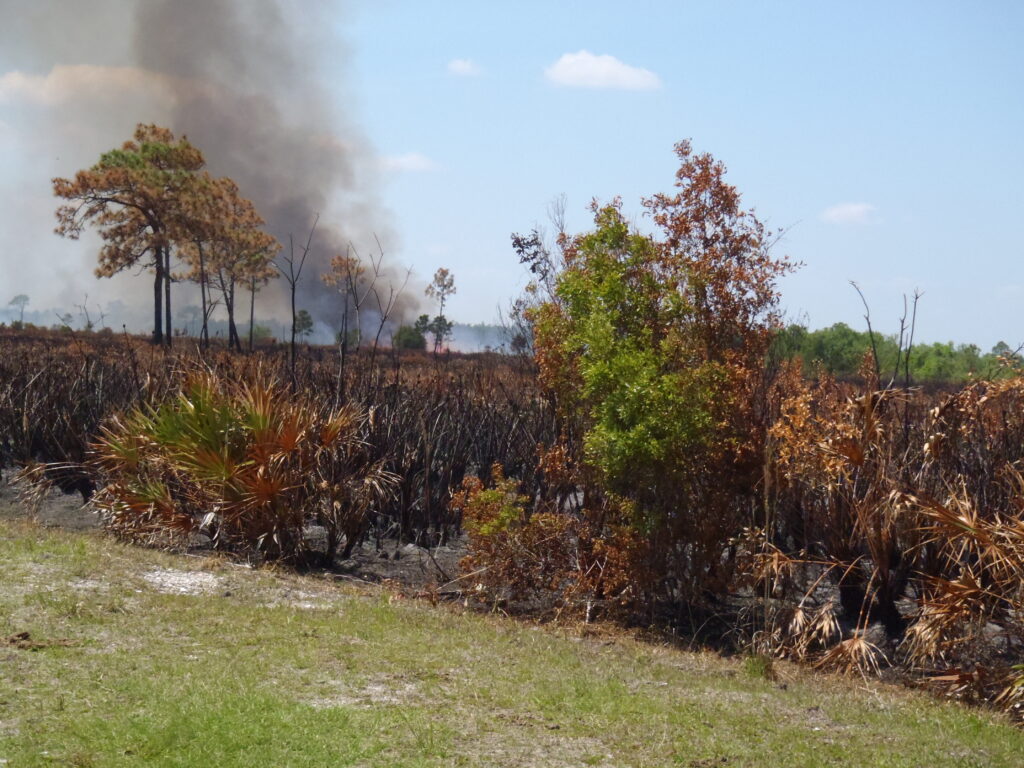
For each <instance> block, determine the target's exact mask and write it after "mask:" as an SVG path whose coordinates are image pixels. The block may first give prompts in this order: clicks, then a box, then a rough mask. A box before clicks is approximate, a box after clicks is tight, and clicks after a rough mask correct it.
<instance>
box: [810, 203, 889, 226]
mask: <svg viewBox="0 0 1024 768" xmlns="http://www.w3.org/2000/svg"><path fill="white" fill-rule="evenodd" d="M875 210H877V209H876V208H875V206H873V205H871V203H839V204H838V205H833V206H831V207H829V208H826V209H825V210H824V211H822V212H821V220H822V221H827V222H828V223H829V224H866V223H867V222H868V221H870V220H871V217H872V215H873V214H874V212H875Z"/></svg>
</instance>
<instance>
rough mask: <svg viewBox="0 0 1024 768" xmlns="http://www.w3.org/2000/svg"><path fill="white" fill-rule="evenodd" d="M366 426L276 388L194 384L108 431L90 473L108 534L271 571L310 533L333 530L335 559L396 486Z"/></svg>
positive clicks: (356, 415)
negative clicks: (310, 527)
mask: <svg viewBox="0 0 1024 768" xmlns="http://www.w3.org/2000/svg"><path fill="white" fill-rule="evenodd" d="M362 418H363V415H362V413H361V412H360V411H358V410H357V409H355V408H352V407H346V408H343V409H340V410H336V411H325V410H324V409H323V408H322V407H321V406H318V405H317V404H315V402H314V401H313V400H312V399H311V398H307V397H303V396H297V395H293V394H291V393H289V392H288V391H287V389H286V388H284V387H282V386H280V385H278V384H277V383H275V382H274V381H270V380H264V381H257V382H256V383H253V384H246V383H236V382H229V381H222V380H220V379H218V378H217V377H216V376H215V375H213V374H204V375H201V376H196V377H193V378H192V379H190V380H189V381H188V382H187V383H186V385H185V386H184V387H183V389H182V391H181V392H180V393H179V394H178V395H177V396H176V397H174V398H172V399H170V400H169V401H167V402H164V403H163V404H162V405H159V406H157V407H154V408H150V407H139V408H135V409H134V410H132V411H129V412H128V413H126V414H124V415H122V416H120V417H117V418H114V419H112V420H111V421H110V422H109V423H108V424H107V425H106V426H105V427H104V428H103V430H102V434H101V437H100V439H99V440H97V441H96V442H95V443H94V445H93V450H92V460H91V466H92V468H93V470H94V471H95V473H96V474H97V476H98V477H97V479H98V483H97V484H98V486H99V487H100V491H99V492H98V493H97V496H96V502H95V503H96V506H97V508H98V509H99V511H100V512H101V514H102V516H103V519H104V522H105V524H106V526H107V527H108V528H109V529H111V530H112V531H114V532H115V533H117V534H119V535H121V536H124V537H126V538H130V539H133V540H142V541H146V542H150V543H165V544H178V543H181V542H182V541H183V540H184V539H187V537H188V536H189V535H191V534H194V533H197V532H203V533H206V534H208V535H209V536H210V537H211V539H212V541H213V543H214V546H216V547H217V548H220V549H227V550H234V551H249V552H253V551H256V552H259V553H261V554H262V556H264V557H267V558H270V559H280V560H295V559H296V558H298V557H299V556H301V555H302V554H303V552H304V551H305V549H306V543H305V540H304V537H303V531H304V528H305V527H306V525H307V524H309V523H312V522H317V523H319V524H321V525H323V526H324V527H325V528H326V529H327V536H328V552H327V554H328V557H330V558H333V556H334V554H335V552H336V550H337V548H338V546H339V544H340V543H341V541H342V539H344V540H345V542H346V546H347V548H348V549H351V546H352V545H353V544H354V543H355V541H356V539H357V538H358V536H359V535H360V534H361V533H362V530H363V526H364V523H365V519H366V515H367V512H368V511H369V509H370V507H371V505H372V504H374V503H375V502H377V501H379V500H381V499H382V498H383V497H384V496H386V495H387V494H388V493H390V489H391V486H392V484H393V482H394V477H393V476H392V475H390V474H389V473H387V472H385V471H384V469H383V467H382V465H381V464H380V463H375V462H371V461H370V460H369V459H368V458H367V455H366V452H365V451H364V445H363V443H362V441H361V440H360V439H359V434H358V433H359V427H360V423H361V421H362Z"/></svg>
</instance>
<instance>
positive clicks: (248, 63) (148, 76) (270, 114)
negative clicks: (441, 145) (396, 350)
mask: <svg viewBox="0 0 1024 768" xmlns="http://www.w3.org/2000/svg"><path fill="white" fill-rule="evenodd" d="M340 10H342V9H340V8H339V7H338V6H337V5H336V4H333V3H331V4H325V3H308V2H298V0H293V1H291V2H287V1H285V0H280V1H275V0H244V1H243V0H140V1H138V2H132V1H131V0H100V1H99V2H96V1H93V2H89V3H84V2H81V3H80V2H57V1H55V0H49V1H44V2H38V1H37V2H33V3H31V4H28V3H21V2H14V1H13V0H0V18H4V19H5V20H12V23H11V24H6V21H5V24H6V26H5V27H4V30H5V31H0V150H3V149H9V148H10V146H9V145H10V143H11V142H17V148H18V150H19V152H18V155H19V162H17V163H16V167H15V168H13V169H9V170H10V171H12V172H13V173H5V174H4V175H5V176H7V177H9V180H10V178H26V179H29V178H31V179H32V181H31V186H30V187H29V189H27V190H26V188H25V185H24V184H19V185H17V186H16V187H15V186H13V185H12V184H10V183H7V184H4V182H0V196H2V200H0V202H2V203H3V204H4V205H5V208H6V209H7V210H8V211H10V210H11V207H14V208H15V209H17V210H19V211H20V212H21V214H22V215H20V216H15V217H13V218H11V219H10V220H9V221H8V222H7V224H6V225H5V226H3V227H2V229H0V249H2V250H0V260H2V261H3V267H4V269H3V274H4V275H7V276H8V278H9V279H10V282H11V289H10V290H12V291H16V292H18V293H27V294H29V295H31V296H32V299H33V305H34V306H36V307H39V306H41V305H42V304H43V303H44V302H45V301H47V299H49V300H50V301H52V302H57V303H62V304H63V305H64V307H65V308H67V309H70V305H71V304H78V303H81V302H82V296H83V294H84V293H86V292H88V293H90V295H91V296H94V297H99V298H97V299H95V301H99V300H104V301H106V302H109V301H111V300H113V299H115V298H120V299H123V300H124V301H126V302H127V304H128V306H130V307H133V308H136V307H135V305H136V302H135V301H133V300H132V299H131V298H130V297H131V296H132V295H140V299H139V301H138V306H137V309H138V310H139V312H138V314H139V322H140V325H141V324H142V323H144V321H143V320H142V318H145V317H147V313H148V312H149V311H150V308H149V307H148V306H147V305H146V304H144V303H142V302H144V299H143V298H141V297H145V296H147V295H148V294H147V293H146V292H144V291H140V290H138V288H137V287H136V288H132V287H130V286H133V285H135V284H134V283H132V280H133V278H130V277H127V278H122V277H119V278H115V279H114V280H112V281H107V280H103V281H97V280H95V279H94V278H92V277H91V272H92V267H93V265H94V263H95V253H96V247H97V243H96V240H95V237H92V238H88V237H83V240H82V241H81V243H80V244H79V243H72V242H70V241H62V240H60V239H59V238H56V236H54V235H52V234H50V233H51V232H52V229H53V225H54V220H53V211H54V209H55V208H56V201H55V200H54V198H53V197H52V194H51V193H50V189H49V178H50V177H51V176H54V175H60V176H71V175H72V174H73V173H74V172H75V171H76V170H78V169H79V168H82V167H87V166H89V165H92V164H93V163H94V162H95V161H96V160H97V159H98V157H99V154H100V153H102V152H103V151H105V150H107V149H111V148H113V147H116V146H119V145H120V144H121V143H122V142H123V141H125V140H126V139H128V138H130V136H131V134H132V132H133V130H134V126H135V125H136V123H140V122H155V123H158V124H161V125H166V126H167V127H169V128H171V129H172V130H173V131H174V132H175V134H178V135H182V134H185V135H187V136H188V137H189V139H190V140H191V141H192V142H193V143H194V144H195V145H196V146H198V147H199V148H200V149H201V150H202V151H203V153H204V154H205V156H206V159H207V163H208V168H209V170H210V172H211V173H213V174H215V175H225V176H230V177H232V178H233V179H235V181H237V182H238V184H239V186H240V188H241V191H242V194H243V195H245V196H246V197H249V198H251V199H252V200H253V202H254V203H255V204H256V207H257V210H259V212H260V214H261V215H262V216H263V217H264V218H265V219H266V220H267V228H268V230H269V231H270V232H271V233H272V234H274V235H275V236H276V237H277V238H278V239H279V240H280V241H281V243H282V244H283V245H284V247H285V248H287V247H288V239H289V236H293V237H294V240H295V242H296V247H297V248H298V247H299V245H300V244H302V243H304V242H305V240H306V237H307V236H308V234H309V230H310V226H311V224H312V222H313V219H314V216H315V215H316V214H318V213H319V214H320V224H319V225H318V227H317V233H316V236H315V237H314V241H313V248H312V250H311V253H310V257H309V261H308V262H307V265H306V268H305V271H304V272H303V278H302V280H301V282H300V297H299V301H298V305H299V306H300V307H302V308H305V309H308V310H309V311H310V312H311V313H312V314H313V316H314V317H315V318H317V319H318V320H320V321H322V322H326V323H328V324H329V325H335V324H336V323H337V321H338V315H339V306H340V302H339V300H338V297H337V292H336V291H335V290H334V289H329V288H327V287H326V286H324V285H323V284H322V283H321V282H320V280H319V275H320V274H321V273H323V272H325V271H326V270H327V268H328V263H329V260H330V258H331V257H332V256H333V255H335V254H337V253H342V252H344V251H345V250H346V248H347V247H348V246H349V244H350V243H351V244H353V245H354V246H355V247H356V248H357V250H358V251H359V252H360V253H361V254H362V255H364V256H365V255H368V254H369V253H370V252H371V251H373V250H375V249H376V241H375V237H376V238H379V240H380V242H381V243H382V245H383V246H384V247H385V249H387V250H389V251H392V252H393V251H394V250H396V249H397V244H396V243H395V236H394V232H393V231H392V229H391V228H390V227H389V225H388V222H387V219H386V216H385V215H384V214H383V213H382V207H381V204H380V202H379V200H378V197H377V195H376V193H375V190H374V186H375V177H376V176H377V169H378V167H379V166H378V162H377V158H376V156H375V154H374V152H373V149H372V147H370V145H369V143H368V142H367V141H366V140H365V138H364V137H363V136H362V135H361V133H360V131H359V130H358V128H357V126H355V125H354V124H353V123H352V121H351V119H350V118H349V116H348V115H342V114H339V111H340V110H338V109H336V108H335V107H334V105H335V104H337V102H338V100H339V92H338V83H339V81H341V80H343V77H344V73H345V70H346V63H347V52H346V51H345V49H344V46H343V45H342V44H341V43H340V42H339V41H338V39H337V35H335V34H332V32H331V31H332V30H334V29H336V28H337V26H338V23H339V22H338V16H339V11H340ZM328 77H329V78H330V85H331V88H330V89H328V88H327V87H325V83H326V82H327V80H326V79H327V78H328ZM340 95H341V96H343V95H344V94H343V93H342V94H340ZM5 144H6V145H8V146H4V145H5ZM5 170H8V169H5ZM44 241H45V243H44ZM41 245H42V247H40V246H41ZM26 251H36V252H38V251H42V252H43V253H44V254H45V255H44V257H43V260H42V263H37V264H35V265H34V267H35V268H31V267H29V266H27V265H25V264H24V259H21V258H18V257H17V256H15V254H19V253H22V254H23V253H25V252H26ZM19 277H21V278H22V279H20V280H19V279H18V278H19ZM26 278H27V279H26ZM403 278H404V270H399V271H397V272H396V271H389V273H388V275H387V278H386V279H387V280H390V281H391V282H392V283H395V284H400V283H401V281H402V279H403ZM62 283H63V285H61V284H62ZM104 284H105V285H104ZM57 285H61V287H60V288H59V289H56V286H57ZM126 286H129V287H126ZM175 293H176V296H175V298H174V302H175V305H176V308H181V307H183V306H184V304H185V303H189V302H190V301H193V299H192V298H191V297H187V296H186V295H185V291H184V290H183V288H182V287H180V286H176V289H175ZM286 293H287V290H286V286H285V285H284V281H282V280H277V281H273V282H272V283H271V285H270V286H269V287H268V288H266V289H264V291H263V292H262V293H261V296H260V297H259V298H258V300H257V315H258V316H260V315H263V316H266V315H269V314H273V315H276V316H278V317H283V316H285V315H286V314H287V309H286V307H287V302H286V301H285V298H286ZM419 294H420V292H419V291H418V290H416V289H415V288H414V287H411V286H410V287H409V288H407V290H406V293H405V294H404V299H405V306H402V307H399V310H398V313H396V315H397V316H401V315H402V314H405V315H411V314H413V313H415V312H416V311H417V309H418V299H419ZM6 301H7V297H0V302H4V303H6ZM92 303H94V299H92V298H91V299H90V304H92ZM247 304H248V301H247V299H243V302H242V305H247Z"/></svg>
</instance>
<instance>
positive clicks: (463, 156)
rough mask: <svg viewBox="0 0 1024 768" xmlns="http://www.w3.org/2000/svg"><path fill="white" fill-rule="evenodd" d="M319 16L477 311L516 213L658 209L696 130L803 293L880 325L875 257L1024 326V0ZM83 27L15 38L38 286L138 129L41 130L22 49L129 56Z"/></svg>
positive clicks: (505, 253)
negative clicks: (84, 195)
mask: <svg viewBox="0 0 1024 768" xmlns="http://www.w3.org/2000/svg"><path fill="white" fill-rule="evenodd" d="M104 1H105V2H106V3H107V5H111V4H112V3H113V4H114V5H115V6H116V0H104ZM288 1H290V0H288ZM24 7H25V6H23V5H20V4H19V3H18V2H16V1H15V0H0V10H3V11H4V15H5V16H6V17H7V18H10V15H9V14H10V13H19V12H20V9H23V8H24ZM318 7H320V6H318ZM323 7H327V8H333V7H334V6H333V5H326V6H323ZM295 9H298V10H297V11H296V12H295V13H294V14H293V16H292V18H293V19H296V20H297V21H296V22H295V23H296V25H297V26H301V25H302V23H303V20H304V18H305V16H304V15H303V14H302V12H301V9H302V5H301V4H298V5H295V6H293V10H295ZM316 33H317V39H318V40H319V42H320V43H326V45H320V46H318V47H317V51H318V53H317V56H316V57H312V56H311V61H310V68H311V69H310V77H317V76H319V77H320V78H322V79H323V81H324V83H325V87H326V93H327V94H328V98H329V100H330V101H331V102H332V103H331V104H330V105H329V106H330V107H331V108H332V109H333V111H334V113H335V115H336V116H337V117H339V118H341V119H343V120H344V121H347V122H349V123H354V124H355V125H357V126H358V127H359V128H360V130H361V132H362V134H364V135H365V136H366V137H367V139H368V141H369V145H370V146H371V147H372V151H373V152H374V153H375V155H376V156H377V158H378V162H377V163H376V164H375V165H374V168H375V171H374V173H375V175H376V178H375V179H374V182H375V186H376V187H377V189H378V192H377V199H378V200H379V202H380V204H381V205H382V206H384V207H385V208H386V209H387V211H388V212H389V214H390V217H389V221H390V224H389V227H388V229H387V232H386V233H385V242H384V246H385V248H386V250H387V251H388V254H389V256H391V257H392V258H394V259H395V260H397V261H399V262H401V263H404V264H408V265H411V266H412V267H413V268H414V270H415V272H416V273H417V275H418V276H419V277H420V278H421V279H424V280H425V279H429V276H430V275H431V274H432V273H433V271H434V270H435V269H436V268H437V267H440V266H445V267H448V268H450V269H451V270H452V271H453V272H454V274H455V278H456V282H457V286H458V293H457V294H456V295H455V296H454V297H453V298H452V299H451V300H450V303H449V315H450V316H451V317H453V318H454V319H456V320H460V321H466V322H479V321H493V320H494V319H495V317H496V314H497V308H498V307H499V306H507V304H508V302H509V300H510V299H511V298H512V297H513V296H514V295H515V294H516V293H517V292H518V291H519V290H520V289H521V287H522V286H523V285H524V284H525V282H526V278H527V276H526V275H525V273H524V271H523V269H522V267H520V265H519V264H518V263H517V261H516V258H515V255H514V253H513V252H512V249H511V247H510V243H509V235H510V233H511V232H513V231H520V232H526V231H528V230H529V229H530V228H531V227H533V226H534V225H535V224H544V223H545V217H546V214H545V211H546V209H547V206H548V204H549V202H550V201H551V200H553V199H554V198H555V197H557V196H559V195H562V194H564V195H565V196H566V200H567V205H568V208H567V212H568V223H569V227H570V229H571V230H575V231H579V230H582V229H584V228H586V227H587V226H588V223H589V217H588V213H587V210H586V209H587V204H588V203H589V201H590V200H591V199H592V198H595V197H596V198H598V199H602V200H608V199H610V198H611V197H613V196H616V195H619V196H621V197H622V198H623V201H624V203H625V209H626V211H627V212H629V213H632V214H635V215H636V216H637V217H638V220H639V223H640V224H641V226H644V222H643V219H642V218H639V217H640V216H641V207H640V205H639V200H640V198H641V197H642V196H645V195H650V194H653V193H655V192H659V191H668V190H670V189H671V185H672V181H673V175H674V172H675V163H674V160H675V158H674V156H673V153H672V146H673V144H674V143H675V142H676V141H679V140H681V139H685V138H690V139H692V141H693V144H694V147H695V148H696V149H697V150H698V151H708V152H711V153H712V154H713V155H715V156H716V157H717V158H718V159H720V160H722V161H723V162H724V163H725V164H726V165H727V166H728V168H729V175H728V178H729V180H730V181H731V182H732V183H733V184H735V185H736V186H737V187H738V188H739V189H740V191H741V192H742V194H743V198H744V203H745V204H746V205H747V206H751V207H754V208H756V210H757V213H758V215H759V216H760V217H761V218H762V219H764V220H765V221H767V222H768V223H769V224H770V225H771V226H773V227H781V228H785V229H786V230H787V234H786V236H785V238H784V239H783V240H782V242H781V243H780V244H779V245H778V246H777V248H778V252H779V253H780V254H782V253H785V254H788V255H789V256H790V257H791V258H793V259H794V260H797V261H801V262H803V264H804V266H803V267H802V268H801V269H800V270H799V271H798V272H797V273H796V274H795V275H793V276H791V277H788V278H786V279H785V281H784V282H783V284H782V290H783V307H784V310H785V312H786V314H787V316H788V317H789V318H791V319H797V320H801V321H803V322H806V323H808V324H809V325H810V326H812V327H823V326H826V325H830V324H832V323H834V322H838V321H843V322H847V323H849V324H850V325H852V326H854V327H858V328H862V327H864V321H863V318H862V315H863V308H862V307H861V305H860V299H859V298H858V297H857V294H856V293H855V292H854V290H853V289H852V288H851V287H850V286H849V281H850V280H855V281H857V282H858V283H859V284H860V285H861V287H862V288H863V290H864V292H865V294H866V296H867V297H868V299H869V301H870V305H871V311H872V319H873V321H874V323H875V326H876V328H878V329H880V330H883V331H886V332H893V331H895V330H896V328H897V325H898V317H899V315H900V313H901V311H902V298H901V297H902V295H903V294H905V293H907V294H909V293H912V292H913V291H914V289H915V288H917V289H920V290H921V291H923V293H924V296H923V299H922V301H921V304H920V308H919V312H918V338H920V339H924V340H928V341H934V340H938V341H945V340H954V341H957V342H975V343H978V344H979V345H980V346H982V347H983V348H984V349H988V348H989V347H991V346H992V345H993V344H995V343H996V342H997V341H999V340H1005V341H1007V342H1009V343H1011V344H1014V345H1015V344H1017V343H1020V342H1024V323H1022V322H1021V321H1022V312H1021V310H1020V306H1021V302H1022V300H1024V239H1022V237H1021V234H1020V229H1021V221H1022V220H1024V215H1022V214H1024V192H1022V190H1021V179H1024V144H1022V139H1024V45H1022V44H1021V40H1024V3H1020V2H983V3H972V4H967V3H952V2H900V3H892V2H889V3H881V2H877V3H876V2H860V3H823V2H773V3H767V2H738V1H736V2H634V3H630V4H628V5H627V4H623V3H611V2H585V3H584V2H572V3H570V2H564V3H556V2H516V3H511V2H507V3H505V2H502V3H499V2H428V1H426V0H424V1H421V2H413V1H412V0H404V1H402V2H399V1H397V0H390V1H389V0H383V1H379V2H373V3H371V2H366V1H364V0H359V1H358V2H354V3H351V4H346V5H344V6H343V7H342V6H338V7H337V10H336V12H332V13H329V14H328V15H327V22H326V25H325V26H324V27H323V28H317V29H316ZM0 37H2V35H0ZM0 42H5V41H2V40H0ZM74 43H75V40H73V39H71V36H69V42H67V43H66V44H65V45H63V47H62V48H61V51H62V57H63V58H61V59H59V60H55V61H47V60H46V57H45V56H44V57H37V59H38V60H33V57H32V56H31V55H30V54H31V53H32V52H31V51H30V50H28V49H27V48H26V46H25V45H22V46H20V47H10V46H8V55H5V53H4V51H3V50H2V48H3V46H2V45H0V171H2V173H0V262H3V263H4V265H5V269H4V274H6V275H7V276H8V278H9V281H10V286H9V290H8V292H29V293H33V294H34V295H36V296H38V301H36V302H34V306H41V305H42V303H43V302H45V301H47V300H49V301H51V302H63V304H64V305H68V304H69V302H71V301H77V300H78V299H77V297H78V296H80V295H81V291H82V290H83V286H84V287H85V288H86V289H89V287H90V286H92V285H95V284H96V281H95V280H93V278H91V277H90V276H89V270H88V268H87V261H88V258H83V259H80V260H78V261H72V262H68V261H66V260H62V259H61V258H60V254H61V253H64V252H66V251H67V249H69V248H72V247H73V246H72V244H70V243H68V242H67V241H62V240H59V239H58V238H56V237H54V236H52V235H51V234H50V230H51V229H52V210H53V200H52V198H51V197H50V196H49V189H48V179H49V177H50V176H52V175H55V174H58V173H60V174H67V173H70V172H71V171H72V170H73V169H74V167H79V166H80V165H83V164H88V163H89V162H91V161H92V160H93V159H95V157H96V156H97V152H98V151H101V150H102V149H105V148H108V147H110V146H113V145H115V144H117V143H119V142H120V141H121V140H123V138H125V137H126V134H127V133H130V129H128V128H127V127H122V126H120V124H117V125H116V126H115V124H114V123H113V122H111V124H110V126H108V127H109V130H110V133H111V135H110V136H107V135H105V134H101V135H100V138H98V139H97V138H95V132H94V133H93V134H90V138H89V139H88V140H87V139H86V138H83V139H82V141H81V142H74V141H72V142H70V143H68V144H65V145H64V146H62V147H60V148H59V149H54V148H52V147H45V146H40V143H39V139H38V136H36V135H35V134H38V133H40V132H39V131H37V130H36V122H34V121H39V120H42V119H43V117H42V112H41V110H44V109H50V110H51V111H54V110H57V111H56V112H54V114H51V115H50V116H49V118H47V119H50V120H51V121H52V120H54V119H64V118H63V117H62V116H61V114H60V112H59V107H55V106H54V103H55V102H56V100H57V97H58V95H59V94H57V95H54V94H56V93H57V92H56V91H46V93H47V94H49V96H48V97H47V98H44V99H40V98H36V100H35V102H33V104H32V105H29V106H26V105H25V104H24V103H22V102H20V101H19V100H18V99H19V94H22V93H23V92H24V89H23V88H21V85H23V84H19V83H20V81H16V80H14V79H12V78H13V75H12V73H13V72H16V71H21V70H24V71H31V72H35V73H37V74H38V75H39V76H40V77H42V76H43V75H45V73H46V71H47V69H48V67H50V66H52V65H53V64H56V63H65V64H74V63H90V64H102V65H118V64H120V63H122V59H123V58H124V55H123V51H121V50H120V48H119V44H118V42H117V41H116V40H112V41H111V43H110V44H109V45H107V46H105V47H103V49H102V50H101V51H99V52H98V53H97V52H96V51H93V52H92V54H91V55H92V56H93V58H94V59H95V60H92V61H79V60H78V59H76V58H75V57H76V55H78V54H77V51H78V48H77V47H76V45H75V44H74ZM314 58H315V61H314ZM40 82H42V81H40ZM37 85H38V84H37ZM40 87H41V86H40ZM19 89H21V90H19ZM47 99H49V100H47ZM40 105H42V106H40ZM54 115H56V118H55V116H54ZM100 117H101V119H103V120H107V119H108V117H109V116H106V115H101V116H100ZM109 119H110V120H111V121H112V120H113V118H109ZM135 119H136V118H135V117H134V116H132V121H134V120H135ZM65 122H66V123H67V124H68V125H70V124H71V122H70V121H67V120H65ZM130 124H131V123H125V126H128V125H130ZM104 125H106V124H104ZM86 133H88V131H85V129H83V136H84V135H85V134H86ZM67 135H68V134H65V139H66V136H67ZM58 155H60V156H59V157H58ZM26 244H30V249H31V251H32V255H31V257H25V256H24V252H25V249H26V247H28V246H27V245H26ZM80 247H93V246H90V244H89V242H88V241H86V243H85V245H84V246H80ZM62 249H63V250H62ZM12 254H14V255H12ZM55 265H56V266H55ZM19 280H20V282H19ZM2 282H3V281H2V280H0V283H2ZM26 284H27V285H28V286H29V288H25V287H23V286H24V285H26ZM68 286H73V288H70V287H68ZM96 290H97V291H99V292H100V293H101V294H102V290H104V288H103V287H101V286H97V288H96ZM2 291H3V285H2V284H0V292H2ZM6 300H7V299H6V298H5V297H3V296H0V302H4V303H5V302H6Z"/></svg>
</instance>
